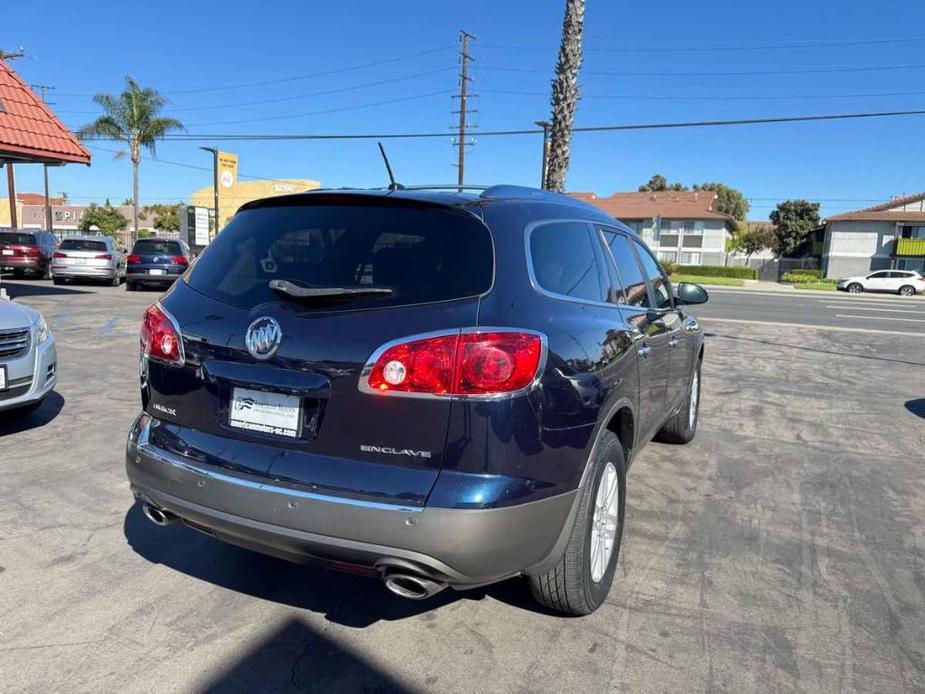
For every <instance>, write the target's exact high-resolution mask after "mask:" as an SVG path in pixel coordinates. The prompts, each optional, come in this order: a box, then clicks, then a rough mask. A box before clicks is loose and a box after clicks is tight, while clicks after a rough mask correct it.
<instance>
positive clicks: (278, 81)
mask: <svg viewBox="0 0 925 694" xmlns="http://www.w3.org/2000/svg"><path fill="white" fill-rule="evenodd" d="M449 48H455V46H454V45H453V44H449V45H448V46H440V47H439V48H431V49H429V50H426V51H417V52H416V53H407V54H405V55H399V56H396V57H394V58H386V59H384V60H374V61H371V62H368V63H360V64H359V65H351V66H349V67H342V68H336V69H334V70H323V71H321V72H311V73H308V74H304V75H294V76H292V77H280V78H278V79H272V80H260V81H258V82H242V83H240V84H228V85H225V86H222V87H198V88H195V89H175V90H173V91H170V92H165V93H166V94H168V95H169V94H193V93H204V92H220V91H227V90H230V89H244V88H249V87H260V86H263V85H266V84H283V83H286V82H298V81H300V80H307V79H311V78H313V77H326V76H327V75H339V74H342V73H344V72H351V71H353V70H363V69H365V68H368V67H377V66H379V65H387V64H389V63H397V62H399V61H402V60H410V59H411V58H420V57H422V56H425V55H432V54H434V53H440V52H441V51H445V50H447V49H449Z"/></svg>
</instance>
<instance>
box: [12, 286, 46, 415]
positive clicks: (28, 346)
mask: <svg viewBox="0 0 925 694" xmlns="http://www.w3.org/2000/svg"><path fill="white" fill-rule="evenodd" d="M57 365H58V355H57V352H56V350H55V338H54V336H53V335H52V334H51V331H50V330H49V329H48V326H47V325H46V324H45V319H44V318H42V314H41V313H39V312H38V311H36V310H34V309H31V308H29V307H27V306H23V305H22V304H17V303H14V302H12V301H9V300H8V299H4V298H0V412H2V411H5V410H12V409H26V410H33V409H35V408H37V407H38V406H39V405H41V404H42V400H43V399H44V398H45V396H46V395H48V393H49V392H51V389H52V388H54V387H55V376H56V369H57Z"/></svg>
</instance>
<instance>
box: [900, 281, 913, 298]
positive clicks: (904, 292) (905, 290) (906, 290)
mask: <svg viewBox="0 0 925 694" xmlns="http://www.w3.org/2000/svg"><path fill="white" fill-rule="evenodd" d="M899 295H900V296H915V287H910V286H909V285H908V284H907V285H906V286H904V287H900V288H899Z"/></svg>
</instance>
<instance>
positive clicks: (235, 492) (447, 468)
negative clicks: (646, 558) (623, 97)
mask: <svg viewBox="0 0 925 694" xmlns="http://www.w3.org/2000/svg"><path fill="white" fill-rule="evenodd" d="M706 299H707V295H706V292H705V291H704V290H703V289H702V288H700V287H698V286H696V285H690V284H681V285H679V286H678V287H677V289H676V290H673V289H672V286H671V284H670V282H669V279H668V277H667V276H666V275H665V274H664V273H663V271H662V270H661V268H660V267H659V264H658V263H657V262H656V260H655V258H654V257H653V256H652V254H651V252H650V251H649V249H648V248H646V246H645V245H644V244H643V243H641V242H640V240H639V238H638V237H637V236H636V235H635V234H634V233H633V232H632V231H630V230H629V229H628V228H627V227H625V226H624V225H622V224H620V223H619V222H617V221H615V220H614V219H613V218H611V217H608V216H607V215H605V214H604V213H602V212H601V211H600V210H598V209H596V208H594V207H591V206H589V205H587V204H585V203H582V202H578V201H576V200H573V199H571V198H569V197H566V196H563V195H557V194H553V193H549V192H544V191H539V190H533V189H529V188H519V187H514V186H495V187H492V188H488V189H486V190H484V191H483V192H481V193H480V194H471V193H468V192H465V193H463V192H457V191H456V190H453V191H440V190H434V189H401V190H389V191H318V192H312V193H306V194H300V195H290V196H283V197H276V198H271V199H266V200H259V201H256V202H252V203H248V204H247V205H245V206H244V207H242V208H241V210H240V211H239V212H238V213H237V214H236V215H235V217H234V218H233V219H232V221H231V222H230V223H229V224H228V226H227V227H226V228H225V229H224V230H222V232H221V233H220V234H219V235H218V237H217V238H216V239H215V240H214V241H213V242H212V244H211V245H210V246H209V247H208V248H207V249H206V250H205V252H204V253H203V254H202V255H201V256H200V257H199V258H198V260H197V261H196V263H195V264H194V265H193V266H192V267H191V268H190V269H189V271H188V272H187V273H186V274H185V275H184V276H183V278H182V279H181V280H180V281H178V282H177V283H176V284H174V286H173V287H172V288H171V290H170V291H169V292H168V293H167V294H166V295H165V296H164V297H163V298H162V299H160V301H158V302H157V303H156V304H154V305H153V306H151V307H150V308H149V309H148V311H147V313H146V315H145V317H144V324H143V326H142V331H141V346H142V356H141V368H140V373H141V397H142V404H143V412H142V414H141V415H139V417H138V419H137V420H136V421H135V424H134V425H133V427H132V430H131V432H130V434H129V440H128V447H127V455H126V470H127V472H128V477H129V479H130V481H131V485H132V489H133V491H134V493H135V495H136V496H137V497H138V498H139V499H140V500H141V502H142V503H143V509H144V512H145V514H146V515H147V517H148V518H149V519H151V520H152V521H154V522H155V523H157V524H162V525H163V524H167V523H172V522H175V521H177V520H181V521H183V522H185V523H186V524H188V525H190V526H191V527H194V528H196V529H198V530H201V531H204V532H206V533H209V534H211V535H213V536H214V537H216V538H219V539H222V540H225V541H227V542H231V543H234V544H236V545H241V546H243V547H248V548H251V549H254V550H258V551H261V552H266V553H269V554H273V555H276V556H279V557H284V558H286V559H290V560H294V561H306V560H312V559H321V560H323V561H325V562H328V563H329V564H331V565H333V566H334V567H335V568H339V569H342V570H345V571H352V572H354V573H360V574H369V575H371V576H379V577H380V578H381V579H382V580H383V581H384V583H385V585H386V586H387V587H388V588H389V589H390V590H391V591H392V592H394V593H397V594H399V595H402V596H404V597H408V598H416V599H421V598H426V597H429V596H430V595H433V594H434V593H436V592H438V591H440V590H441V589H443V588H445V587H447V586H451V587H453V588H456V589H465V588H471V587H475V586H479V585H484V584H487V583H492V582H494V581H499V580H502V579H505V578H508V577H512V576H517V575H524V576H526V577H528V579H529V582H530V585H531V587H532V590H533V593H534V595H535V596H536V597H537V598H538V599H539V600H540V601H541V602H543V603H545V604H546V605H548V606H550V607H552V608H554V609H557V610H561V611H564V612H569V613H575V614H586V613H589V612H591V611H593V610H594V609H596V608H597V607H598V606H599V605H600V604H601V603H602V602H603V601H604V599H605V598H606V596H607V593H608V591H609V589H610V585H611V582H612V580H613V575H614V570H615V567H616V563H617V556H618V553H619V548H620V539H621V535H622V530H623V515H624V509H625V501H624V498H625V490H626V482H625V480H626V470H627V467H628V465H629V463H630V461H631V460H632V459H633V457H634V455H635V454H636V453H637V452H638V450H639V449H640V448H641V447H642V446H643V445H644V444H645V443H646V442H647V441H648V440H649V439H651V438H652V437H653V436H658V437H659V438H660V439H662V440H665V441H670V442H677V443H684V442H687V441H689V440H690V439H691V438H693V436H694V433H695V431H696V428H697V410H698V404H699V394H700V363H701V360H702V359H703V337H702V331H701V329H700V326H699V325H698V323H697V321H696V320H695V319H694V318H692V317H691V316H689V315H687V314H686V313H685V312H684V307H683V305H684V304H690V303H702V302H703V301H706Z"/></svg>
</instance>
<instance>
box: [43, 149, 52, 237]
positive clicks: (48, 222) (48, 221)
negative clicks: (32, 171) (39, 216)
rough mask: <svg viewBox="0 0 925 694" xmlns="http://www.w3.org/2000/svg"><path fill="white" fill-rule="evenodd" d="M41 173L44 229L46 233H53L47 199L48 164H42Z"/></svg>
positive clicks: (49, 204) (49, 201)
mask: <svg viewBox="0 0 925 694" xmlns="http://www.w3.org/2000/svg"><path fill="white" fill-rule="evenodd" d="M42 173H44V174H45V229H46V231H48V233H53V232H54V228H53V227H52V222H51V200H49V198H48V164H42Z"/></svg>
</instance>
